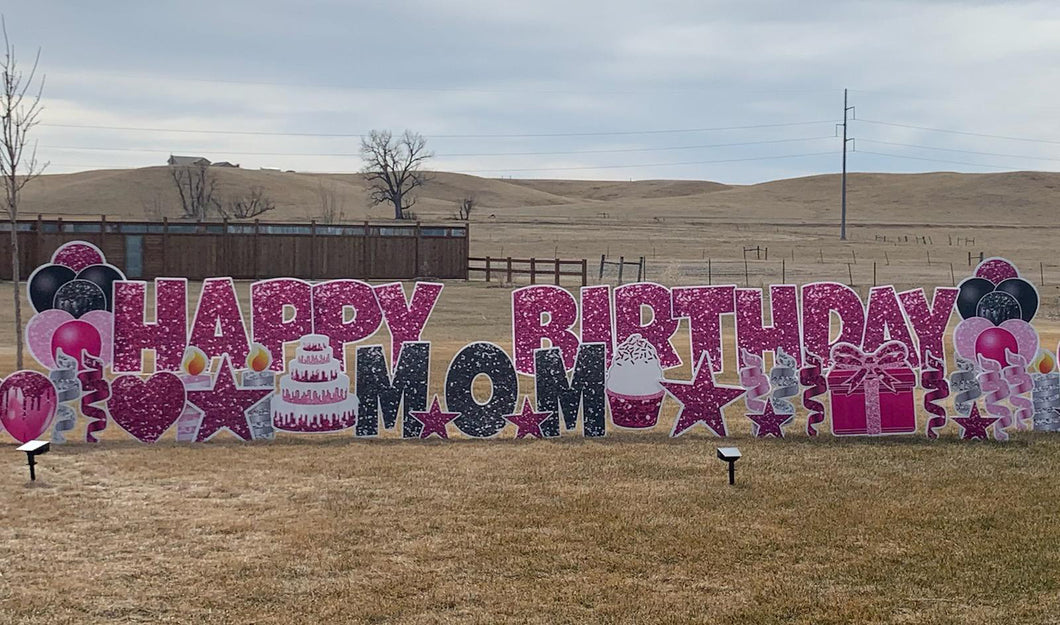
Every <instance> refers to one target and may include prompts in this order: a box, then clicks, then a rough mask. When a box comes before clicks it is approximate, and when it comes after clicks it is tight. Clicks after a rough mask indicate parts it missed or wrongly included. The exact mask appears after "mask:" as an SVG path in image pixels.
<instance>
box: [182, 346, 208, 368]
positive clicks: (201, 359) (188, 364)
mask: <svg viewBox="0 0 1060 625" xmlns="http://www.w3.org/2000/svg"><path fill="white" fill-rule="evenodd" d="M206 363H207V359H206V353H205V352H203V351H202V350H201V349H199V348H198V347H193V346H191V345H189V346H188V347H187V348H186V349H185V350H184V360H182V361H181V363H180V366H181V368H182V369H184V371H185V372H186V373H187V374H188V375H199V374H200V373H202V372H203V371H205V370H206Z"/></svg>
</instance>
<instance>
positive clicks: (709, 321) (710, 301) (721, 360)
mask: <svg viewBox="0 0 1060 625" xmlns="http://www.w3.org/2000/svg"><path fill="white" fill-rule="evenodd" d="M735 294H736V287H735V286H733V285H731V284H730V285H724V286H683V287H675V288H674V289H673V307H674V316H675V317H688V327H689V330H690V332H691V336H692V360H691V362H699V356H700V354H702V353H703V352H707V354H709V355H710V366H711V368H712V369H713V370H714V371H715V372H719V371H724V370H725V354H724V352H723V351H722V346H721V316H722V315H725V314H731V313H733V312H734V311H735V310H736V295H735ZM759 318H761V312H759Z"/></svg>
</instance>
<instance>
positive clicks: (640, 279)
mask: <svg viewBox="0 0 1060 625" xmlns="http://www.w3.org/2000/svg"><path fill="white" fill-rule="evenodd" d="M654 249H655V248H652V250H654ZM652 253H654V251H653V252H652ZM644 276H645V271H644V257H643V256H641V257H640V264H639V265H637V282H643V281H644Z"/></svg>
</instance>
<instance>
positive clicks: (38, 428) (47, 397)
mask: <svg viewBox="0 0 1060 625" xmlns="http://www.w3.org/2000/svg"><path fill="white" fill-rule="evenodd" d="M58 405H59V402H58V398H57V396H56V393H55V386H54V385H53V384H52V381H51V380H49V379H48V376H46V375H44V374H42V373H38V372H37V371H16V372H15V373H12V374H11V375H10V376H8V378H7V379H6V380H4V383H3V384H0V422H3V424H4V427H5V428H6V429H7V431H8V433H9V434H11V436H12V437H14V439H15V440H17V441H18V442H20V443H26V442H29V441H31V440H33V439H35V438H37V437H38V436H40V435H41V434H43V433H44V432H46V431H47V430H48V426H49V425H51V422H52V419H53V418H54V417H55V408H56V406H58Z"/></svg>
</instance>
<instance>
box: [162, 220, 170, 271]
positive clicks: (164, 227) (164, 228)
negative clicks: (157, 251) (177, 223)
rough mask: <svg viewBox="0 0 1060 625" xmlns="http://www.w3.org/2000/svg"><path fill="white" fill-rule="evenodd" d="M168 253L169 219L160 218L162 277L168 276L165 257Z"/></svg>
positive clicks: (167, 265)
mask: <svg viewBox="0 0 1060 625" xmlns="http://www.w3.org/2000/svg"><path fill="white" fill-rule="evenodd" d="M168 252H169V217H163V218H162V275H163V276H164V275H168V273H169V264H168V263H167V262H166V257H167V256H168Z"/></svg>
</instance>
